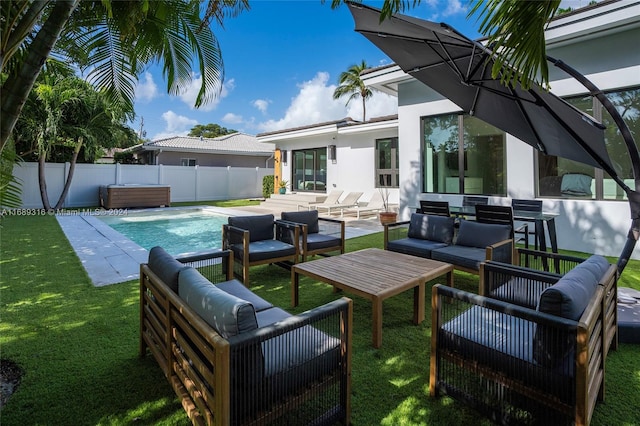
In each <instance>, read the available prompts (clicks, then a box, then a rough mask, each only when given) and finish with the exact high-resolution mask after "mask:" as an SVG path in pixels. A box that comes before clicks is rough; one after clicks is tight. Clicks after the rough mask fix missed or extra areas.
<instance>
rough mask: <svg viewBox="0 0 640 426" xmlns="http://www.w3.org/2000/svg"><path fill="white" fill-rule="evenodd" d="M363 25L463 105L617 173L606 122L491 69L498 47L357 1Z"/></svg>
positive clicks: (548, 150)
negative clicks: (607, 142) (513, 84)
mask: <svg viewBox="0 0 640 426" xmlns="http://www.w3.org/2000/svg"><path fill="white" fill-rule="evenodd" d="M349 8H350V10H351V13H352V15H353V17H354V20H355V22H356V31H358V32H360V33H361V34H362V35H364V36H365V37H366V38H367V39H369V40H370V41H371V42H372V43H373V44H375V45H376V46H378V47H379V48H380V49H381V50H382V51H383V52H385V53H386V54H387V55H388V56H389V57H390V58H391V59H392V60H393V61H394V62H395V63H396V64H397V65H398V66H399V67H400V68H401V69H402V70H403V71H404V72H406V73H407V74H409V75H411V76H413V77H414V78H415V79H417V80H419V81H421V82H423V83H425V84H426V85H427V86H429V87H431V88H432V89H434V90H435V91H437V92H438V93H440V94H441V95H442V96H444V97H446V98H448V99H450V100H451V101H452V102H454V103H455V104H456V105H458V106H459V107H460V108H461V109H462V110H463V111H465V112H466V113H468V114H471V115H474V116H476V117H478V118H480V119H482V120H483V121H485V122H487V123H490V124H492V125H494V126H496V127H497V128H499V129H502V130H503V131H505V132H507V133H509V134H511V135H513V136H515V137H517V138H518V139H520V140H522V141H524V142H526V143H528V144H529V145H531V146H533V147H534V148H536V149H538V150H540V151H541V152H543V153H545V154H549V155H555V156H559V157H563V158H568V159H570V160H575V161H578V162H581V163H584V164H589V165H591V166H594V167H598V168H604V169H605V170H606V171H607V172H610V173H615V171H614V169H613V167H612V166H611V160H610V159H609V155H608V153H607V150H606V146H605V142H604V126H602V125H601V124H600V123H598V122H597V121H596V120H594V119H593V118H591V117H590V116H588V115H586V114H584V113H582V112H581V111H579V110H578V109H576V108H574V107H573V106H572V105H570V104H568V103H567V102H565V101H564V100H562V99H560V98H559V97H557V96H555V95H553V94H552V93H549V92H547V91H545V90H543V89H542V88H540V87H539V86H538V85H535V84H534V85H533V86H532V87H531V89H529V90H524V89H522V88H521V87H520V86H516V87H509V86H505V85H503V84H502V83H501V82H500V79H499V78H498V79H494V78H493V77H492V76H491V67H492V66H493V63H494V60H493V53H492V52H491V50H490V49H488V48H486V47H485V46H483V45H482V44H480V43H478V42H475V41H473V40H470V39H468V38H467V37H465V36H464V35H462V34H460V33H458V32H457V31H456V30H454V29H453V28H451V27H449V26H448V25H446V24H438V23H434V22H430V21H425V20H422V19H417V18H412V17H409V16H404V15H395V16H393V17H391V18H389V19H385V20H384V21H382V22H381V21H380V11H379V10H378V9H375V8H372V7H369V6H365V5H362V4H354V3H350V4H349Z"/></svg>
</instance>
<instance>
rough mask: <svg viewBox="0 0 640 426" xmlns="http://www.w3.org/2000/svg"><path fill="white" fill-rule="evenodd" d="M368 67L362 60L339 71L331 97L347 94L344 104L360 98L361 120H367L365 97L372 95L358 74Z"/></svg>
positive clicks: (337, 97)
mask: <svg viewBox="0 0 640 426" xmlns="http://www.w3.org/2000/svg"><path fill="white" fill-rule="evenodd" d="M367 68H369V66H368V65H367V63H366V62H365V61H364V60H363V61H362V62H361V63H360V64H359V65H358V64H356V65H352V66H351V67H349V69H348V70H347V71H344V72H342V73H340V77H339V78H338V83H339V86H338V87H336V90H334V91H333V99H340V98H341V97H343V96H345V95H349V98H348V99H347V103H346V105H349V102H351V101H352V100H354V99H357V98H361V99H362V121H367V99H368V98H370V97H371V96H373V92H372V91H371V89H369V88H368V87H367V86H365V84H364V82H363V81H362V78H360V74H361V73H362V71H364V70H366V69H367Z"/></svg>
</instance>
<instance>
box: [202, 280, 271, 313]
mask: <svg viewBox="0 0 640 426" xmlns="http://www.w3.org/2000/svg"><path fill="white" fill-rule="evenodd" d="M215 286H216V287H218V288H219V289H221V290H224V291H226V292H227V293H229V294H233V295H234V296H236V297H238V298H240V299H244V300H246V301H247V302H249V303H251V304H252V305H253V308H254V309H255V310H256V312H260V311H264V310H265V309H269V308H273V305H272V304H271V303H269V302H267V301H266V300H264V299H263V298H262V297H260V296H258V295H257V294H255V293H254V292H252V291H251V290H249V289H248V288H247V287H246V286H245V285H244V284H242V283H241V282H240V281H238V280H235V279H234V280H229V281H224V282H221V283H217V284H215Z"/></svg>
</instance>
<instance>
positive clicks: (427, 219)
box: [407, 213, 455, 244]
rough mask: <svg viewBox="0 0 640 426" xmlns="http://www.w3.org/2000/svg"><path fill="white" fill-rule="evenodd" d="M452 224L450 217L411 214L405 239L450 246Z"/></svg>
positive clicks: (452, 220)
mask: <svg viewBox="0 0 640 426" xmlns="http://www.w3.org/2000/svg"><path fill="white" fill-rule="evenodd" d="M454 223H455V220H454V218H452V217H446V216H435V215H427V214H421V213H412V214H411V221H410V223H409V231H408V232H407V237H409V238H418V239H422V240H429V241H435V242H438V243H445V244H451V242H452V241H453V230H454Z"/></svg>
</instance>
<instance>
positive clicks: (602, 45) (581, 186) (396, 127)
mask: <svg viewBox="0 0 640 426" xmlns="http://www.w3.org/2000/svg"><path fill="white" fill-rule="evenodd" d="M545 36H546V41H547V53H548V55H550V56H552V57H554V58H558V59H561V60H563V61H564V62H565V63H567V64H569V65H570V66H572V67H573V68H575V69H577V70H578V71H579V72H581V73H582V74H584V75H585V76H586V77H587V78H588V79H589V80H591V81H592V82H593V83H595V84H596V85H597V86H598V87H599V88H601V89H602V90H604V91H605V92H606V93H607V95H608V97H609V99H610V100H611V101H612V102H613V103H614V104H615V105H616V106H617V107H618V109H619V110H620V111H621V113H622V114H623V118H624V119H625V121H626V122H627V125H628V126H629V127H630V130H631V132H632V134H634V135H635V138H636V142H638V141H640V120H638V117H639V115H640V49H638V46H637V41H638V40H640V1H637V0H634V1H629V0H627V1H603V2H600V3H596V4H593V5H590V6H588V7H585V8H582V9H579V10H576V11H574V12H571V13H568V14H565V15H561V16H559V17H557V18H555V19H553V20H552V21H551V22H550V23H549V26H548V28H547V30H546V33H545ZM363 79H364V81H365V83H366V84H367V85H368V86H370V87H373V88H375V89H377V90H380V91H383V92H386V93H389V94H391V95H393V96H396V97H397V100H398V115H397V117H393V118H389V117H387V118H386V119H380V120H371V121H369V122H366V123H357V122H353V121H351V120H349V121H347V120H342V121H339V122H334V123H323V124H321V125H316V126H307V127H305V128H299V129H288V130H282V131H279V132H271V133H268V134H259V135H257V138H258V140H259V141H261V142H270V143H275V145H276V147H277V150H279V151H280V152H281V155H282V156H283V158H286V159H287V160H288V162H285V161H284V160H283V161H282V165H281V170H282V174H283V178H284V179H288V178H290V179H291V182H292V183H293V184H294V185H296V186H295V187H293V188H292V189H295V190H297V191H320V192H324V190H323V189H321V187H319V186H318V185H317V184H316V185H315V186H314V185H311V186H309V187H307V186H302V187H301V186H300V182H308V181H313V182H317V181H318V180H320V181H321V182H326V185H327V188H328V189H331V188H340V189H343V190H345V191H355V190H358V191H364V192H365V196H364V197H363V199H366V198H367V196H370V195H371V194H372V193H373V192H374V191H375V190H376V188H378V187H381V186H388V187H392V188H397V189H394V193H393V195H392V197H393V196H396V197H398V202H399V204H400V214H401V218H405V219H406V218H408V217H409V214H410V212H411V211H412V210H413V209H414V208H415V207H416V206H417V205H419V201H420V200H421V199H436V200H446V201H449V202H450V203H451V204H452V205H461V201H462V197H463V195H464V194H474V195H486V196H489V197H491V202H492V203H495V204H505V205H508V204H509V203H510V199H512V198H537V199H542V200H543V203H544V210H545V211H549V212H553V213H556V214H558V217H557V218H556V221H555V222H556V229H557V232H558V244H559V247H560V248H562V249H569V250H579V251H586V252H591V253H598V254H604V255H610V256H618V255H619V254H620V252H621V250H622V247H623V246H624V244H625V242H626V237H627V233H628V230H629V225H630V223H631V220H630V209H629V204H628V202H627V201H626V195H625V194H624V192H623V191H621V190H619V189H618V188H617V187H616V185H615V183H614V182H613V180H612V179H608V178H607V176H606V174H605V173H604V172H603V171H602V170H600V169H594V168H593V167H591V166H585V165H583V164H580V163H576V162H573V161H570V160H566V159H563V158H560V157H553V156H546V155H543V154H541V153H538V152H537V151H535V150H534V149H533V148H532V147H531V146H529V145H527V144H525V143H524V142H522V141H519V140H518V139H516V138H515V137H513V136H511V135H509V134H505V133H504V132H503V131H501V130H499V129H497V128H495V127H493V126H491V125H489V124H487V123H485V122H483V121H481V120H480V119H478V118H476V117H473V116H469V115H467V114H463V113H462V112H461V111H460V108H458V107H457V106H456V105H455V104H454V103H452V102H451V101H449V100H448V99H446V98H444V97H442V96H441V95H440V94H438V93H437V92H435V91H434V90H432V89H430V88H429V87H428V86H426V85H425V84H423V83H421V82H419V81H417V80H415V79H414V78H413V77H411V76H410V75H408V74H406V73H404V72H403V71H402V70H401V69H400V67H398V66H397V65H389V66H385V67H380V68H375V69H372V70H368V71H367V72H366V73H365V74H363ZM550 80H551V90H552V92H553V93H555V94H556V95H558V96H561V97H562V98H564V99H565V100H567V101H568V102H569V103H571V104H573V105H574V106H575V107H577V108H579V109H581V110H583V111H585V112H587V113H589V114H590V115H592V116H593V117H595V118H596V119H598V120H602V121H603V122H604V124H606V125H607V131H606V140H607V145H608V150H609V155H610V157H611V159H612V161H613V162H614V163H615V164H616V167H617V168H618V170H619V172H620V174H621V176H623V178H624V179H625V181H626V182H628V184H630V185H631V186H632V187H633V175H632V173H631V168H630V160H629V156H628V154H627V151H626V148H625V146H624V144H623V143H622V142H621V138H620V135H619V134H618V132H617V128H616V126H615V125H613V123H612V122H611V121H612V120H611V118H610V117H609V116H608V114H607V113H606V111H604V109H603V108H602V106H601V105H600V104H599V103H598V102H597V101H596V100H595V99H593V98H592V97H591V96H590V95H588V91H587V90H586V89H585V88H584V87H583V86H581V85H580V84H579V83H578V82H577V81H576V80H574V79H573V78H571V77H569V76H568V75H566V74H563V73H562V72H561V71H560V70H557V69H551V70H550ZM285 152H286V154H285ZM566 175H568V176H572V177H573V176H575V177H579V178H576V179H571V180H570V179H566V178H563V177H564V176H566ZM569 181H573V184H574V185H573V186H571V187H569ZM304 185H306V183H305V184H304ZM639 246H640V245H638V246H636V249H635V251H634V252H633V254H632V258H635V259H638V258H640V247H639Z"/></svg>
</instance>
